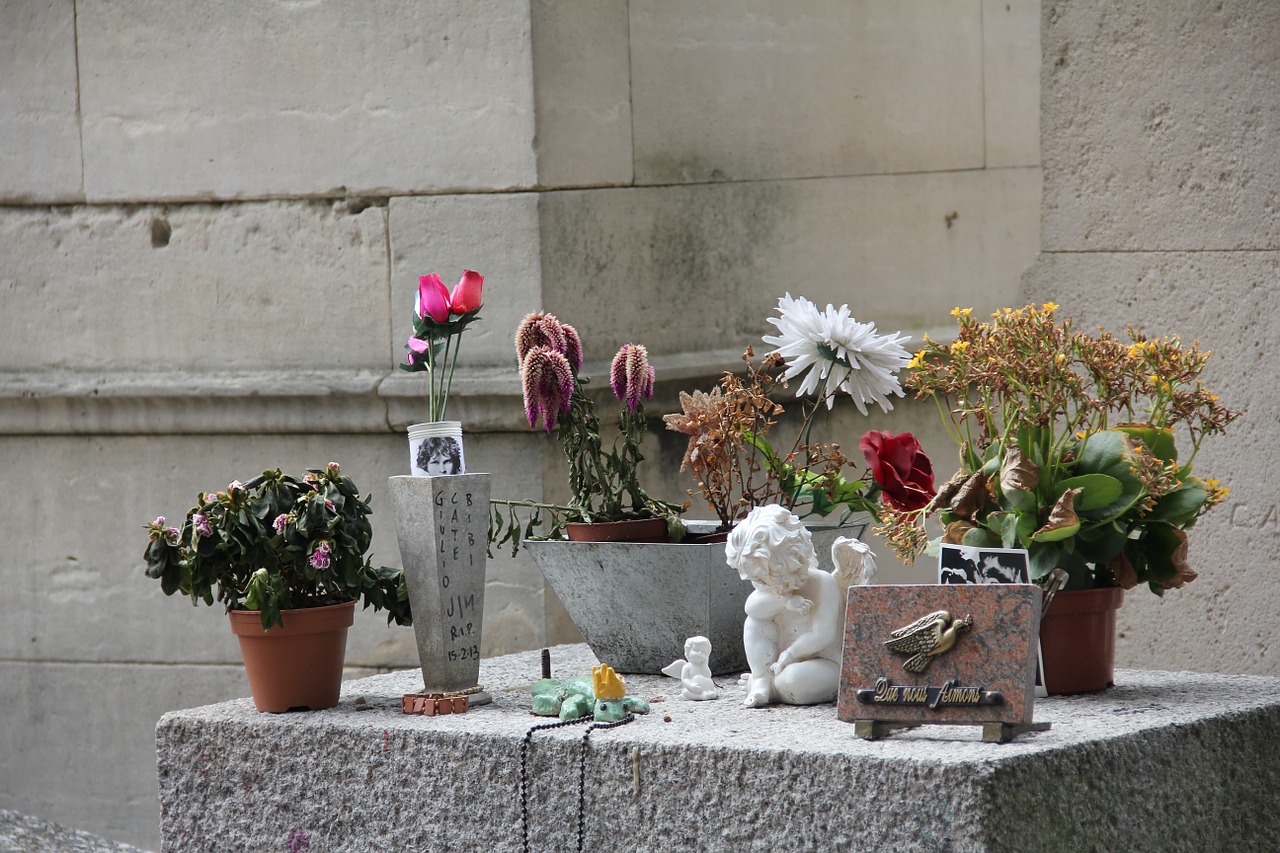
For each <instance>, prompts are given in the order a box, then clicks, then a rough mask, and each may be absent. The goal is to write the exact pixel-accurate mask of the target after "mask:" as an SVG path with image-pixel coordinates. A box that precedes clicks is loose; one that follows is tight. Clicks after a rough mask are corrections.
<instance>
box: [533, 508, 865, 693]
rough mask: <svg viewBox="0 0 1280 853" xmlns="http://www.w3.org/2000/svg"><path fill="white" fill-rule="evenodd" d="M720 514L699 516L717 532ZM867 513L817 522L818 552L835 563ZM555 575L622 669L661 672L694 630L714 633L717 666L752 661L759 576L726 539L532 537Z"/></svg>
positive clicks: (573, 611) (572, 608)
mask: <svg viewBox="0 0 1280 853" xmlns="http://www.w3.org/2000/svg"><path fill="white" fill-rule="evenodd" d="M715 526H716V525H715V523H714V522H689V523H688V527H689V532H690V533H691V534H693V535H697V534H698V533H699V532H703V533H706V532H710V531H712V530H714V528H715ZM865 528H866V524H865V523H857V524H853V525H845V526H843V527H837V526H835V525H829V526H823V525H812V526H811V527H810V532H811V533H812V534H813V542H814V546H815V548H816V549H817V551H818V559H819V561H820V562H821V563H823V564H824V565H826V567H827V568H830V565H829V562H828V561H829V559H830V549H831V543H832V542H834V541H835V540H836V538H837V537H840V536H858V535H860V534H861V533H862V531H863V530H864V529H865ZM523 545H524V547H525V548H526V549H527V550H528V552H529V554H530V555H531V556H532V557H533V559H534V562H536V563H537V564H538V568H539V569H541V570H542V574H543V575H544V576H545V577H546V579H547V583H549V584H550V585H551V588H552V590H554V591H555V594H556V595H557V596H559V598H560V601H561V602H562V603H563V604H564V606H565V609H566V610H567V611H568V612H569V616H570V617H571V618H572V619H573V622H574V624H575V625H577V626H578V630H579V631H581V632H582V636H583V637H584V638H585V639H586V641H587V644H588V645H590V646H591V651H592V652H594V653H595V655H596V657H597V658H598V659H599V660H600V661H601V662H602V663H607V664H609V665H610V666H612V667H613V668H614V669H616V670H617V671H618V672H622V673H641V674H648V675H658V674H661V672H662V669H663V667H665V666H667V665H668V664H670V663H671V662H672V661H674V660H675V659H676V658H679V657H682V656H683V655H684V642H685V640H687V639H688V638H689V637H693V636H703V637H706V638H708V639H709V640H710V641H711V662H710V666H711V671H712V672H713V673H715V674H717V675H719V674H723V673H732V672H741V671H743V670H745V669H747V659H746V654H745V652H744V651H743V648H742V624H743V620H744V618H745V616H744V613H743V605H744V604H745V603H746V600H747V595H748V594H749V593H750V592H751V584H750V583H748V582H746V581H744V580H742V579H741V578H739V577H738V573H737V572H736V571H734V570H733V569H731V568H729V565H728V563H726V562H725V546H724V543H723V542H709V543H700V542H693V543H690V542H682V543H679V544H675V543H670V542H664V543H635V542H570V541H567V540H548V541H536V540H525V542H524V543H523Z"/></svg>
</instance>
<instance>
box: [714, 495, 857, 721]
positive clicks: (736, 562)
mask: <svg viewBox="0 0 1280 853" xmlns="http://www.w3.org/2000/svg"><path fill="white" fill-rule="evenodd" d="M725 556H726V558H727V559H728V562H729V565H730V566H731V567H733V568H735V569H737V570H738V574H739V575H741V576H742V578H743V579H744V580H749V581H751V585H752V586H753V587H755V589H754V590H753V591H752V592H751V594H750V595H749V596H747V602H746V607H745V609H746V615H747V618H746V621H745V622H744V623H743V627H742V642H743V646H744V647H745V650H746V653H747V664H748V665H749V666H750V667H751V673H750V675H747V676H744V680H745V682H746V693H747V695H746V700H745V702H744V704H746V705H747V706H748V707H753V708H754V707H760V706H762V705H768V704H770V703H772V702H784V703H786V704H788V705H816V704H818V703H820V702H831V701H834V700H835V697H836V690H837V688H838V687H839V684H840V650H841V649H840V647H841V643H842V642H843V640H844V614H845V601H846V599H847V598H848V590H849V587H850V586H852V585H855V584H866V583H869V582H870V581H871V579H872V578H873V577H874V576H875V560H874V558H873V557H872V555H871V550H870V549H869V548H868V547H867V546H866V545H865V544H863V543H862V542H859V541H858V540H857V539H849V538H841V539H838V540H836V542H835V544H834V545H833V546H832V548H831V556H832V560H833V562H834V563H835V567H836V568H835V571H834V572H825V571H823V570H822V569H820V568H818V557H817V553H816V552H815V551H814V549H813V540H812V539H811V538H810V536H809V531H808V530H807V529H806V528H805V526H804V524H803V523H801V521H800V519H799V518H797V517H796V516H795V515H794V514H792V513H791V512H790V511H789V510H787V509H786V508H784V507H781V506H778V505H776V504H770V505H767V506H760V507H756V508H755V509H753V510H752V511H751V513H750V514H749V515H748V516H747V517H746V518H744V519H743V520H742V521H740V522H738V524H737V526H736V527H734V529H733V531H732V532H731V533H730V534H729V541H728V543H727V544H726V545H725Z"/></svg>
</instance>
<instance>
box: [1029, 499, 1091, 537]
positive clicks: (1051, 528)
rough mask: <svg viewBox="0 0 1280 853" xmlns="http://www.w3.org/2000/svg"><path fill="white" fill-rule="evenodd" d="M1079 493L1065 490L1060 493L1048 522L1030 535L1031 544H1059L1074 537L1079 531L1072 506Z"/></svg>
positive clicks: (1077, 517)
mask: <svg viewBox="0 0 1280 853" xmlns="http://www.w3.org/2000/svg"><path fill="white" fill-rule="evenodd" d="M1079 493H1080V490H1079V489H1067V490H1066V491H1065V492H1063V493H1062V495H1061V496H1060V497H1059V498H1058V502H1057V503H1055V504H1054V505H1053V509H1051V510H1050V511H1049V519H1048V521H1046V522H1045V524H1044V526H1043V527H1041V528H1040V529H1039V530H1037V531H1036V532H1035V533H1032V534H1031V541H1032V542H1060V541H1062V540H1063V539H1067V538H1069V537H1072V536H1075V535H1076V533H1077V532H1078V531H1079V530H1080V518H1079V516H1077V515H1076V511H1075V508H1074V507H1073V506H1072V504H1073V503H1074V501H1075V497H1076V495H1078V494H1079Z"/></svg>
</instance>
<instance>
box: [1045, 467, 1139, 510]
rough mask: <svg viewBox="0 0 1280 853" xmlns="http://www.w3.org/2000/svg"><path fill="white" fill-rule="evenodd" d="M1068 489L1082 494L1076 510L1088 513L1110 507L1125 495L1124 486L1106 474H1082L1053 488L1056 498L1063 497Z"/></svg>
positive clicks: (1078, 499) (1077, 501)
mask: <svg viewBox="0 0 1280 853" xmlns="http://www.w3.org/2000/svg"><path fill="white" fill-rule="evenodd" d="M1068 489H1076V490H1078V491H1079V492H1080V494H1079V496H1078V497H1077V500H1076V509H1077V510H1079V511H1080V512H1087V511H1089V510H1095V509H1102V508H1103V507H1107V506H1110V505H1111V504H1112V503H1113V502H1115V500H1116V499H1117V498H1119V497H1120V495H1121V494H1123V493H1124V484H1123V483H1121V482H1120V481H1119V480H1117V479H1116V478H1115V477H1111V476H1108V475H1106V474H1081V475H1080V476H1079V477H1071V478H1069V479H1066V480H1062V481H1061V482H1059V483H1057V484H1055V485H1054V487H1053V491H1054V494H1055V495H1056V496H1061V494H1062V493H1063V492H1065V491H1067V490H1068Z"/></svg>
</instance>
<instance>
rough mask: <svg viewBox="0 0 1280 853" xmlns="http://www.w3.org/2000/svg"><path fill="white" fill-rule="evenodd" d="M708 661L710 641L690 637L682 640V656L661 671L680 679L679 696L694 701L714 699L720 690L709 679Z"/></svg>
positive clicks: (703, 638)
mask: <svg viewBox="0 0 1280 853" xmlns="http://www.w3.org/2000/svg"><path fill="white" fill-rule="evenodd" d="M685 658H688V660H685ZM710 661H711V641H710V640H708V639H707V638H706V637H690V638H689V639H687V640H685V641H684V658H679V659H678V660H675V661H672V662H671V663H669V664H667V665H666V666H665V667H663V669H662V672H663V674H664V675H669V676H671V677H672V678H678V679H680V696H681V698H684V699H690V700H692V701H694V702H701V701H703V700H705V699H715V698H717V697H718V696H719V695H720V691H719V690H717V689H716V686H715V684H714V683H713V682H712V681H711V664H710Z"/></svg>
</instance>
